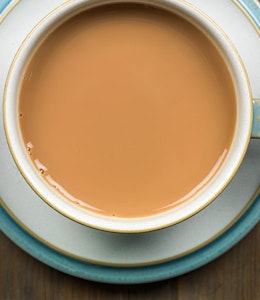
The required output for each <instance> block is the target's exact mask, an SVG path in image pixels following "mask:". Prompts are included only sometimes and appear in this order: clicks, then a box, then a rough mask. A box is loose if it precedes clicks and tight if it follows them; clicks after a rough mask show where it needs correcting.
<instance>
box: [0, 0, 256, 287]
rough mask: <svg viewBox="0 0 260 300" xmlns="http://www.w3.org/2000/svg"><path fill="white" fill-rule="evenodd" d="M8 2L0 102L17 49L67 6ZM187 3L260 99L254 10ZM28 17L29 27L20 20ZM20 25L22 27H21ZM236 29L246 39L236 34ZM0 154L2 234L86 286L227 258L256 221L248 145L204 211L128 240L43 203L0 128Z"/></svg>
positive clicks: (156, 276)
mask: <svg viewBox="0 0 260 300" xmlns="http://www.w3.org/2000/svg"><path fill="white" fill-rule="evenodd" d="M5 2H6V6H3V5H2V3H1V6H0V8H1V9H2V19H1V15H0V39H1V38H2V40H5V43H4V44H3V45H2V46H1V48H2V53H4V55H3V56H4V57H2V58H0V66H1V74H0V94H1V98H2V94H3V89H4V82H5V79H6V76H7V72H8V69H9V66H10V64H11V61H12V59H13V57H14V55H15V53H16V51H17V49H18V48H19V45H20V44H21V42H22V41H23V40H24V38H25V36H26V35H27V34H28V33H29V32H30V30H31V29H32V28H33V27H34V26H35V25H36V24H37V23H38V22H39V20H40V19H42V18H43V17H44V16H46V15H47V14H48V13H49V12H50V11H51V10H53V9H55V8H56V7H57V6H59V5H61V4H63V2H65V1H62V0H55V1H48V2H50V3H48V2H46V1H45V3H44V4H43V1H40V0H37V1H36V0H34V1H33V0H30V1H5ZM189 2H191V4H193V5H195V6H197V7H199V8H200V9H201V10H203V11H204V12H205V13H207V14H208V15H209V16H210V17H211V18H212V19H213V20H214V21H215V22H216V23H217V24H219V25H220V26H221V27H222V29H223V30H224V31H225V33H226V34H227V35H228V36H229V37H230V39H231V40H232V41H233V43H234V45H235V46H236V47H237V49H238V51H239V53H240V55H241V58H242V60H243V62H244V64H245V67H246V70H247V72H248V75H249V80H250V83H251V86H252V93H253V96H254V97H255V98H260V86H259V84H258V83H259V80H260V79H259V76H260V72H258V74H256V73H257V72H256V71H255V70H260V57H259V55H258V53H259V49H260V38H259V29H257V27H256V23H255V22H254V18H253V17H252V16H255V13H253V10H249V9H248V6H243V11H241V5H242V4H241V3H242V2H240V1H233V2H232V1H230V2H228V1H226V0H221V1H219V0H218V1H217V0H216V1H211V2H210V3H204V2H205V1H202V0H200V1H196V0H194V1H189ZM238 2H239V3H238ZM245 2H246V1H245ZM237 4H239V5H237ZM222 8H223V10H222ZM223 11H224V13H223ZM256 11H257V12H258V11H259V10H256ZM245 12H246V13H245ZM249 12H250V13H251V15H250V13H249ZM7 13H8V14H7ZM25 14H26V15H28V18H26V20H24V17H22V16H24V15H25ZM3 16H5V19H3ZM231 16H232V17H231ZM231 18H232V20H231ZM18 20H23V26H19V24H20V22H19V21H18ZM241 26H243V31H242V32H241V31H239V32H238V30H237V28H240V27H241ZM245 40H247V43H245ZM1 109H2V108H1ZM1 118H2V111H1ZM0 153H1V157H0V170H1V171H0V172H1V173H0V176H1V181H0V197H1V199H2V200H1V206H2V207H1V208H0V217H1V223H0V226H1V229H2V230H3V232H4V233H5V234H6V235H7V236H9V238H10V239H12V240H13V241H14V242H15V243H17V244H18V246H20V247H21V248H23V249H24V250H25V251H27V252H28V253H30V254H31V255H32V256H34V257H36V258H37V259H39V260H41V261H43V262H44V263H46V264H48V265H50V266H52V267H54V268H57V269H59V270H61V271H63V272H66V273H69V274H72V275H75V276H78V277H82V278H85V279H91V280H96V281H103V282H113V283H140V282H150V281H155V280H161V279H166V278H169V277H174V276H177V275H180V274H183V273H185V272H188V271H191V270H193V269H195V268H197V267H199V266H201V265H203V264H205V263H207V262H209V261H211V260H212V259H214V258H215V257H217V256H219V255H221V254H222V253H224V252H225V251H226V250H227V249H229V248H230V247H232V246H233V245H234V244H235V243H236V242H238V241H239V240H240V239H241V238H242V237H243V236H244V235H245V234H246V233H247V232H248V231H249V230H250V229H252V228H253V226H254V225H255V224H256V223H257V222H258V221H259V220H260V196H259V182H260V168H259V157H260V156H259V155H260V141H259V140H251V142H250V144H249V148H248V151H247V154H246V156H245V159H244V161H243V163H242V165H241V167H240V169H239V171H238V173H237V174H236V176H235V177H234V178H233V180H232V181H231V183H230V184H229V185H228V187H227V188H226V189H225V190H224V192H223V193H222V194H221V195H220V196H219V197H218V198H217V199H216V200H215V201H214V202H213V203H212V204H210V205H209V206H208V207H207V208H206V209H204V210H203V211H201V212H200V213H198V214H197V215H195V216H193V217H192V218H190V219H188V220H186V221H184V222H182V223H180V224H177V225H175V226H171V227H168V228H165V229H162V230H159V231H154V232H150V233H142V234H131V235H129V234H128V235H127V234H119V233H108V232H103V231H98V230H95V229H91V228H89V227H86V226H83V225H80V224H78V223H75V222H73V221H71V220H69V219H67V218H65V217H64V216H62V215H60V214H59V213H57V212H56V211H54V210H53V209H51V208H50V207H49V206H48V205H47V204H46V203H45V202H43V201H42V200H41V199H40V198H39V197H38V196H37V195H36V194H35V193H34V192H33V191H32V189H31V188H30V187H29V186H28V185H27V183H26V181H25V180H24V178H23V177H22V175H21V174H20V173H19V171H18V169H17V167H16V165H15V163H14V161H13V159H12V156H11V154H10V152H9V149H8V146H7V143H6V140H5V134H4V129H3V122H1V124H0ZM245 183H246V184H245Z"/></svg>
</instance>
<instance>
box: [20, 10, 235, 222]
mask: <svg viewBox="0 0 260 300" xmlns="http://www.w3.org/2000/svg"><path fill="white" fill-rule="evenodd" d="M19 113H20V115H19V119H20V127H21V132H22V136H23V139H24V145H25V147H26V148H27V151H28V155H29V156H30V158H31V160H32V162H33V163H34V165H35V167H36V168H38V170H39V172H40V174H41V176H42V178H43V179H44V180H45V181H46V182H47V183H48V184H49V185H50V186H51V187H53V188H55V189H56V190H57V192H58V193H60V194H62V195H63V196H64V197H65V198H66V199H67V200H68V201H72V202H74V203H75V205H81V206H83V207H86V208H87V209H91V210H93V211H95V212H97V213H101V214H105V215H111V216H112V215H116V216H120V217H140V216H147V215H152V214H155V213H160V212H162V211H165V210H168V209H169V208H172V207H173V206H176V205H179V204H181V203H183V201H188V200H189V199H190V197H192V196H193V195H194V194H195V193H197V192H198V191H199V190H200V189H202V188H203V187H204V186H205V185H206V184H207V183H208V182H209V181H210V180H211V178H212V177H213V176H214V175H215V174H216V172H217V171H218V169H219V168H220V167H221V165H222V163H223V161H224V160H225V157H226V155H227V153H228V150H229V147H230V144H231V142H232V137H233V133H234V127H235V122H236V104H235V91H234V87H233V83H232V79H231V77H230V74H229V71H228V69H227V67H226V65H225V63H224V61H223V59H222V57H221V55H220V54H219V53H218V51H217V50H216V48H215V47H214V46H213V44H212V43H211V42H210V41H209V40H208V39H207V37H205V36H204V35H203V34H202V33H201V32H200V31H199V30H197V29H196V28H195V27H194V26H193V25H191V24H189V23H188V22H187V21H185V20H183V19H182V18H180V17H177V16H175V15H173V14H171V13H168V12H165V11H162V10H157V9H154V8H151V7H150V8H149V7H147V6H141V5H111V6H106V7H103V8H96V9H92V10H90V11H87V12H84V13H82V14H80V15H78V16H75V17H73V18H72V19H70V20H68V21H66V23H64V24H63V25H61V26H60V27H59V28H58V29H56V30H54V31H53V32H52V33H51V34H50V35H49V37H48V38H46V40H44V41H43V42H42V44H41V45H40V46H39V48H38V49H37V51H36V52H35V53H34V55H33V57H32V59H31V61H30V63H29V65H28V67H27V69H26V72H25V75H24V79H23V82H22V85H21V91H20V102H19Z"/></svg>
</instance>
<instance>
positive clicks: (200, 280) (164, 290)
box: [0, 223, 260, 300]
mask: <svg viewBox="0 0 260 300" xmlns="http://www.w3.org/2000/svg"><path fill="white" fill-rule="evenodd" d="M31 299H32V300H41V299H48V300H52V299H53V300H67V299H72V300H77V299H79V300H84V299H87V300H92V299H97V300H103V299H104V300H110V299H120V300H132V299H133V300H139V299H142V300H146V299H147V300H148V299H149V300H150V299H154V300H155V299H156V300H157V299H165V300H168V299H174V300H175V299H176V300H186V299H188V300H193V299H196V300H197V299H199V300H204V299H205V300H215V299H216V300H221V299H225V300H226V299H227V300H233V299H234V300H258V299H260V223H259V224H258V225H257V226H256V227H255V228H254V229H253V230H252V231H251V232H250V233H249V234H248V235H247V236H246V237H245V238H244V239H243V240H242V241H241V242H240V243H238V244H237V245H236V246H234V247H233V248H232V249H231V250H229V251H228V252H227V253H225V254H224V255H222V256H221V257H219V258H218V259H216V260H214V261H213V262H211V263H209V264H207V265H205V266H203V267H201V268H200V269H197V270H195V271H193V272H190V273H188V274H185V275H182V276H179V277H177V278H172V279H169V280H165V281H161V282H156V283H150V284H142V285H125V286H120V285H109V284H101V283H95V282H90V281H87V280H83V279H79V278H75V277H72V276H70V275H67V274H63V273H61V272H59V271H57V270H54V269H53V268H50V267H48V266H46V265H44V264H42V263H41V262H39V261H37V260H36V259H34V258H33V257H31V256H30V255H28V254H27V253H25V252H24V251H23V250H21V249H20V248H18V247H17V246H16V245H15V244H13V243H12V242H11V241H10V240H9V239H8V238H7V237H6V236H4V235H3V233H1V232H0V300H31Z"/></svg>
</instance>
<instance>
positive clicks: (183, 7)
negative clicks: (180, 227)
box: [4, 0, 252, 233]
mask: <svg viewBox="0 0 260 300" xmlns="http://www.w3.org/2000/svg"><path fill="white" fill-rule="evenodd" d="M115 3H136V4H140V5H149V6H152V7H155V8H157V9H160V10H161V9H163V10H167V11H169V12H172V13H173V14H176V15H178V16H180V17H182V18H184V19H185V20H187V21H188V22H190V23H191V24H193V25H194V26H195V27H196V28H198V29H199V30H200V31H201V32H203V34H204V35H206V36H207V37H208V39H209V40H211V42H212V43H213V44H214V45H215V47H216V48H217V49H218V51H219V52H220V53H221V55H222V57H223V60H224V61H225V63H226V65H227V66H228V69H229V72H230V74H231V77H232V79H233V83H234V87H235V93H236V110H237V111H236V127H235V132H234V136H233V140H232V143H231V146H230V149H229V152H228V154H227V157H226V159H225V161H224V163H223V164H222V166H221V168H220V170H218V172H217V173H216V175H215V176H214V177H213V178H212V180H211V181H210V182H209V183H208V184H207V185H206V187H204V188H203V189H201V190H200V191H199V192H198V193H197V194H195V195H194V196H193V197H192V199H191V200H189V201H187V202H184V203H183V204H182V205H180V206H177V207H175V208H172V209H169V210H167V211H164V212H162V213H159V214H155V215H152V216H147V217H136V218H135V217H133V218H122V217H109V216H104V215H101V214H98V213H94V212H93V211H90V210H86V209H82V208H80V207H79V206H76V205H73V204H72V203H71V202H69V201H66V200H65V199H64V197H62V196H61V195H60V194H59V193H57V192H56V191H54V190H53V189H51V188H50V187H49V185H48V184H46V182H45V181H44V180H43V179H42V177H41V176H40V174H39V172H38V170H36V168H35V166H34V165H33V164H32V162H31V160H30V158H29V157H28V153H27V151H26V149H25V147H24V142H23V139H22V136H21V130H20V125H19V118H18V115H19V108H18V104H19V93H20V88H21V78H23V76H24V72H25V70H26V68H27V66H28V62H29V61H30V59H31V57H32V56H33V54H34V53H35V51H36V49H37V48H38V47H39V45H40V44H41V43H42V42H43V41H44V40H45V38H46V37H47V36H48V35H49V34H50V33H51V32H52V31H54V30H55V29H56V28H57V27H59V26H60V25H61V24H63V23H64V22H65V21H67V20H68V19H70V18H72V17H73V16H75V15H77V14H79V13H81V12H82V11H85V10H89V9H92V8H95V7H97V6H101V5H108V4H115ZM4 126H5V131H6V136H7V141H8V144H9V147H10V151H11V153H12V155H13V157H14V160H15V162H16V164H17V166H18V168H19V170H20V171H21V173H22V175H23V176H24V178H25V180H26V181H27V182H28V184H29V185H30V186H31V187H32V188H33V189H34V191H35V192H36V193H37V194H38V195H39V196H40V198H42V199H43V200H44V201H45V202H46V203H47V204H48V205H50V206H51V207H53V208H54V209H55V210H57V211H58V212H59V213H61V214H63V215H64V216H66V217H68V218H70V219H72V220H74V221H76V222H79V223H81V224H84V225H87V226H91V227H94V228H97V229H101V230H106V231H112V232H129V233H130V232H145V231H151V230H156V229H160V228H164V227H166V226H170V225H173V224H176V223H179V222H181V221H183V220H186V219H187V218H189V217H191V216H192V215H194V214H196V213H198V212H199V211H200V210H202V209H203V208H204V207H206V206H207V205H209V204H210V203H211V202H212V201H213V200H214V199H215V198H216V197H217V196H218V195H219V194H220V193H221V192H222V191H223V190H224V188H225V187H226V186H227V184H228V183H229V182H230V180H231V179H232V178H233V176H234V175H235V173H236V171H237V169H238V168H239V165H240V164H241V162H242V160H243V157H244V155H245V153H246V150H247V145H248V142H249V139H250V133H251V126H252V104H251V91H250V87H249V83H248V79H247V74H246V71H245V69H244V67H243V63H242V61H241V59H240V57H239V55H238V53H237V51H236V49H235V48H234V46H233V45H232V43H231V42H230V41H229V39H228V37H227V36H226V35H225V33H224V32H222V30H221V29H220V28H219V27H218V26H217V25H216V24H214V23H213V22H212V21H211V20H210V19H209V18H208V17H207V16H206V15H205V14H203V13H202V12H201V11H199V10H198V9H196V8H195V7H193V6H191V5H189V4H187V3H184V2H182V1H165V0H161V1H155V0H152V1H142V0H140V1H139V0H137V1H131V2H129V1H126V0H122V1H120V2H118V1H113V0H112V1H99V0H93V1H82V0H81V1H73V2H68V3H67V4H66V5H63V6H61V7H58V8H57V9H56V10H55V11H53V12H51V13H50V14H49V15H47V16H46V18H44V19H43V20H42V21H41V22H40V23H39V24H38V25H37V26H36V27H35V28H33V29H32V31H31V33H30V34H29V35H28V36H27V37H26V39H25V40H24V42H23V44H22V45H21V47H20V49H19V50H18V52H17V54H16V57H15V59H14V61H13V63H12V66H11V68H10V71H9V75H8V79H7V82H6V88H5V96H4ZM183 134H187V133H185V132H184V133H183ZM187 138H188V136H187Z"/></svg>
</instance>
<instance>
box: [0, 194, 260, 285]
mask: <svg viewBox="0 0 260 300" xmlns="http://www.w3.org/2000/svg"><path fill="white" fill-rule="evenodd" d="M0 220H1V222H0V228H1V230H2V231H3V232H4V233H5V234H6V235H7V236H8V237H9V238H10V239H11V240H12V241H13V242H14V243H15V244H17V245H18V246H19V247H20V248H22V249H23V250H24V251H26V252H27V253H29V254H30V255H31V256H33V257H35V258H36V259H38V260H40V261H41V262H43V263H45V264H46V265H49V266H51V267H53V268H55V269H57V270H59V271H62V272H64V273H67V274H70V275H73V276H75V277H79V278H83V279H88V280H92V281H98V282H104V283H113V284H136V283H148V282H154V281H160V280H164V279H169V278H173V277H176V276H179V275H182V274H185V273H187V272H190V271H193V270H195V269H197V268H199V267H201V266H203V265H205V264H207V263H209V262H211V261H212V260H214V259H215V258H217V257H219V256H220V255H222V254H223V253H225V252H226V251H227V250H229V249H230V248H231V247H233V246H234V245H235V244H236V243H238V242H239V241H240V240H241V239H242V238H243V237H244V236H245V235H246V234H247V233H248V232H249V231H250V230H251V229H252V228H253V227H254V226H255V225H256V224H257V223H258V222H259V221H260V195H258V196H257V198H256V199H255V201H254V202H253V203H252V205H251V206H250V207H249V209H248V210H247V211H246V213H245V214H244V215H243V216H242V217H241V218H240V219H239V220H238V221H237V222H236V223H235V224H234V225H233V226H232V227H231V228H230V229H229V230H228V231H226V232H225V233H224V234H223V235H222V236H220V237H219V238H217V239H216V240H214V241H213V242H212V243H210V244H208V245H207V246H205V247H203V248H201V249H200V250H198V251H195V252H193V253H191V254H189V255H187V256H184V257H182V258H179V259H176V260H173V261H170V262H167V263H162V264H157V265H152V266H147V267H134V268H121V267H107V266H100V265H94V264H90V263H86V262H82V261H78V260H76V259H73V258H70V257H68V256H65V255H63V254H61V253H59V252H57V251H55V250H52V249H50V248H48V247H47V246H45V245H43V244H42V243H40V242H39V241H37V240H36V239H34V238H33V237H32V236H30V235H29V234H28V233H27V232H25V231H24V230H23V229H22V228H21V227H20V226H19V225H18V224H17V223H15V222H14V221H13V219H12V218H11V217H10V216H9V215H8V214H7V213H6V212H5V211H4V209H3V208H2V207H0Z"/></svg>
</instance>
